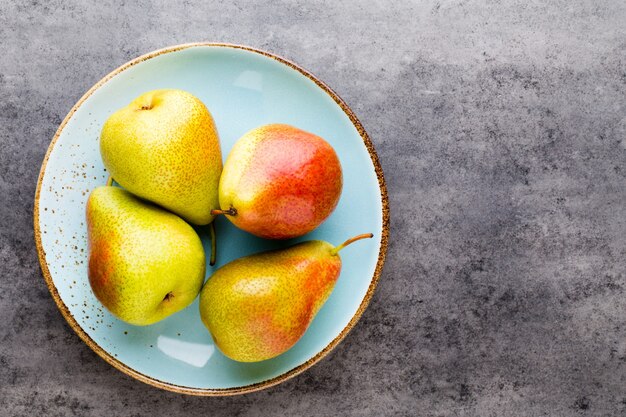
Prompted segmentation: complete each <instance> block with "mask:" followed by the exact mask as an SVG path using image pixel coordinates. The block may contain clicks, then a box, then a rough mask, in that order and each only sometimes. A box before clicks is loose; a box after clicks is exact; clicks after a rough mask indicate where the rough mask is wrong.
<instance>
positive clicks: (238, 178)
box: [219, 124, 343, 239]
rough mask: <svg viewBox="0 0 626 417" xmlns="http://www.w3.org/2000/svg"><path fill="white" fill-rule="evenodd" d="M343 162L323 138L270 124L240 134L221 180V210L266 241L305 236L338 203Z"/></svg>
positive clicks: (341, 184) (287, 126)
mask: <svg viewBox="0 0 626 417" xmlns="http://www.w3.org/2000/svg"><path fill="white" fill-rule="evenodd" d="M342 186H343V179H342V172H341V164H340V162H339V158H338V157H337V154H336V153H335V150H334V149H333V148H332V146H330V144H329V143H328V142H326V141H325V140H324V139H322V138H320V137H319V136H316V135H314V134H312V133H308V132H305V131H303V130H301V129H298V128H295V127H293V126H289V125H281V124H272V125H265V126H261V127H259V128H256V129H253V130H251V131H250V132H248V133H246V134H245V135H243V136H242V137H241V138H240V139H239V140H238V141H237V143H236V144H235V146H234V147H233V149H232V151H231V152H230V154H229V155H228V158H227V160H226V163H225V165H224V171H223V173H222V178H221V180H220V186H219V199H220V207H221V209H222V210H228V209H229V208H231V207H234V208H235V209H236V210H237V214H236V215H235V216H230V215H229V216H227V217H228V219H229V220H230V221H231V222H233V224H235V225H236V226H237V227H239V228H241V229H243V230H245V231H247V232H250V233H252V234H254V235H256V236H259V237H263V238H268V239H288V238H293V237H297V236H301V235H304V234H306V233H308V232H310V231H311V230H313V229H315V228H316V227H317V226H319V225H320V224H321V223H322V222H323V221H324V220H326V218H327V217H328V216H329V215H330V214H331V213H332V211H333V210H334V209H335V207H336V206H337V203H338V201H339V197H340V196H341V190H342Z"/></svg>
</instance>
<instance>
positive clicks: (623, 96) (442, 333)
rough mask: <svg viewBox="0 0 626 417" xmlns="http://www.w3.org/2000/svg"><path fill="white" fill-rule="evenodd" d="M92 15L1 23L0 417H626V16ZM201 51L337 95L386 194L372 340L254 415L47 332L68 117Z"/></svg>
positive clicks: (15, 16) (311, 7) (17, 17)
mask: <svg viewBox="0 0 626 417" xmlns="http://www.w3.org/2000/svg"><path fill="white" fill-rule="evenodd" d="M86 3H87V2H82V1H78V0H74V1H68V0H55V1H45V2H44V1H41V2H40V1H37V0H34V1H29V2H25V1H11V2H6V1H5V2H2V4H1V5H0V57H1V58H0V195H1V198H2V204H1V205H0V227H1V229H0V270H1V275H0V415H2V416H31V415H47V416H71V415H80V416H87V415H94V416H112V415H126V416H139V415H151V416H171V415H188V416H209V415H210V416H235V415H236V416H258V415H298V414H299V415H307V416H336V415H349V416H369V415H375V416H382V415H394V416H402V415H406V416H409V415H433V416H455V415H458V416H461V415H463V416H521V415H531V416H535V415H536V416H538V415H554V416H571V415H579V414H580V415H590V416H591V415H593V416H599V415H607V416H608V415H611V416H616V415H626V299H625V291H626V271H625V270H626V256H625V255H626V214H625V207H626V181H625V175H626V117H625V116H626V23H625V22H626V3H624V2H623V1H620V0H614V1H609V0H606V1H596V0H558V1H557V0H551V1H533V0H530V1H529V0H519V1H515V0H501V1H500V0H492V1H471V0H440V1H420V2H417V1H416V2H413V3H412V4H411V3H400V2H397V3H395V4H394V5H393V6H391V2H389V3H388V2H386V1H382V0H381V1H369V2H362V3H358V2H356V1H354V2H336V1H328V2H319V1H271V2H267V3H266V4H259V3H257V4H255V5H252V4H248V2H244V1H240V2H226V3H225V4H217V3H214V4H204V3H205V2H200V1H198V2H195V1H184V2H177V3H180V4H177V5H174V3H175V2H170V1H167V0H162V1H156V2H149V1H136V2H135V1H128V2H125V1H121V2H112V1H98V2H93V4H91V5H86ZM250 3H251V2H250ZM201 40H211V41H223V42H234V43H243V44H248V45H252V46H256V47H259V48H263V49H267V50H269V51H273V52H276V53H278V54H281V55H284V56H285V57H288V58H290V59H293V60H295V61H296V62H298V63H300V64H301V65H303V66H304V67H305V68H307V69H309V70H311V71H312V72H313V73H314V74H316V75H318V76H319V77H320V78H321V79H323V80H325V81H326V82H327V83H328V84H329V85H331V86H332V87H333V88H334V89H335V90H336V91H337V92H338V93H339V94H340V95H341V96H342V97H343V98H344V99H345V100H346V101H347V102H348V103H349V104H350V105H351V106H352V108H353V109H354V110H355V112H356V113H357V115H358V116H359V117H360V119H361V121H362V122H363V124H364V125H365V128H366V129H367V130H368V131H369V133H370V135H371V137H372V140H373V141H374V143H375V145H376V147H377V149H378V152H379V155H380V158H381V161H382V164H383V167H384V169H385V173H386V177H387V182H388V186H389V192H390V202H391V209H392V230H391V232H392V234H391V247H390V251H389V255H388V260H387V263H386V265H385V270H384V273H383V276H382V279H381V281H380V285H379V287H378V290H377V292H376V295H375V296H374V298H373V300H372V304H371V306H370V308H369V309H368V310H367V312H366V313H365V315H364V316H363V319H362V320H361V322H360V323H359V324H358V326H357V327H356V328H355V329H354V331H353V332H352V333H351V334H350V335H349V336H348V338H347V339H346V340H345V341H344V343H342V344H341V345H340V346H339V347H338V348H337V349H336V350H335V351H334V352H333V353H332V354H330V355H329V356H328V357H327V358H326V359H325V360H323V361H322V362H321V363H319V364H318V365H316V366H315V367H314V368H312V369H310V370H309V371H307V372H306V373H304V374H302V375H301V376H299V377H297V378H295V379H293V380H291V381H288V382H287V383H284V384H282V385H280V386H278V387H275V388H272V389H269V390H267V391H264V392H259V393H254V394H250V395H246V396H243V397H231V398H194V397H185V396H181V395H177V394H173V393H169V392H165V391H161V390H158V389H155V388H152V387H149V386H147V385H144V384H142V383H140V382H137V381H135V380H133V379H131V378H130V377H127V376H125V375H124V374H122V373H121V372H119V371H117V370H115V369H113V368H112V367H110V366H109V365H107V364H106V363H105V362H104V361H102V360H101V359H99V358H98V357H97V356H96V355H95V354H94V353H93V352H92V351H91V350H89V348H88V347H87V346H86V345H84V344H83V343H82V342H81V341H80V340H79V338H78V337H77V336H76V335H75V334H74V333H73V332H72V331H71V329H70V328H69V327H68V325H66V323H65V321H64V319H63V318H62V317H61V315H60V313H59V312H58V311H57V309H56V307H55V305H54V303H53V301H52V298H51V297H50V296H49V294H48V290H47V289H46V287H45V285H44V281H43V279H42V276H41V273H40V270H39V265H38V262H37V256H36V251H35V245H34V243H33V232H32V209H33V197H34V194H35V185H36V180H37V174H38V171H39V167H40V164H41V161H42V159H43V156H44V153H45V151H46V148H47V146H48V144H49V142H50V139H51V138H52V136H53V134H54V132H55V130H56V128H57V126H58V125H59V123H60V122H61V120H62V118H63V117H64V116H65V114H66V113H67V112H68V110H69V109H70V108H71V106H72V105H73V104H74V103H75V102H76V100H78V98H79V97H80V96H81V95H82V94H83V93H84V92H85V91H86V90H87V89H88V88H89V87H90V86H91V85H92V84H94V83H95V82H96V81H97V80H99V79H100V78H101V77H102V76H103V75H105V74H106V73H108V72H109V71H110V70H112V69H114V68H115V67H117V66H118V65H120V64H122V63H124V62H125V61H127V60H129V59H131V58H133V57H135V56H137V55H139V54H142V53H145V52H148V51H150V50H153V49H157V48H161V47H164V46H167V45H171V44H176V43H183V42H190V41H201Z"/></svg>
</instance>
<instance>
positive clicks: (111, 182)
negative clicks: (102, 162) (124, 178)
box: [106, 175, 113, 187]
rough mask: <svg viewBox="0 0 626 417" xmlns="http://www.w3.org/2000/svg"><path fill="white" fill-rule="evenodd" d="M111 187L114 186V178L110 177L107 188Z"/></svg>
mask: <svg viewBox="0 0 626 417" xmlns="http://www.w3.org/2000/svg"><path fill="white" fill-rule="evenodd" d="M111 185H113V177H112V176H110V175H109V178H107V182H106V186H107V187H110V186H111Z"/></svg>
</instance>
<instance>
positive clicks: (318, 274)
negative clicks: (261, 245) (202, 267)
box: [200, 234, 372, 362]
mask: <svg viewBox="0 0 626 417" xmlns="http://www.w3.org/2000/svg"><path fill="white" fill-rule="evenodd" d="M370 237H372V234H363V235H359V236H356V237H354V238H352V239H349V240H347V241H346V242H344V243H343V244H341V245H339V246H337V247H334V246H333V245H331V244H330V243H328V242H324V241H320V240H313V241H308V242H303V243H299V244H296V245H294V246H291V247H289V248H286V249H281V250H274V251H269V252H262V253H258V254H256V255H251V256H247V257H243V258H240V259H237V260H235V261H233V262H230V263H228V264H226V265H224V266H223V267H221V268H219V269H218V270H217V271H216V272H215V273H214V274H213V276H212V277H211V278H209V280H208V281H207V282H206V284H205V285H204V287H203V288H202V291H201V292H200V315H201V317H202V321H203V323H204V325H205V326H206V327H207V328H208V330H209V331H210V332H211V335H212V336H213V341H214V342H215V344H216V345H217V347H218V348H219V349H220V350H221V351H222V352H223V353H224V354H225V355H226V356H228V357H229V358H231V359H234V360H236V361H240V362H256V361H262V360H265V359H270V358H273V357H275V356H277V355H280V354H281V353H283V352H285V351H287V350H288V349H289V348H291V347H292V346H293V345H294V344H295V343H296V342H297V341H298V340H299V339H300V337H302V335H303V334H304V332H305V331H306V329H307V328H308V327H309V324H310V323H311V321H312V320H313V318H314V317H315V315H316V314H317V312H318V311H319V310H320V308H321V307H322V305H323V304H324V303H325V302H326V300H327V299H328V297H329V296H330V293H331V292H332V290H333V288H334V286H335V282H336V281H337V279H338V278H339V272H340V270H341V258H340V257H339V254H338V252H339V251H340V250H341V249H343V248H344V247H345V246H347V245H349V244H350V243H352V242H354V241H356V240H359V239H363V238H370Z"/></svg>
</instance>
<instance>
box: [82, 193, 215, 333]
mask: <svg viewBox="0 0 626 417" xmlns="http://www.w3.org/2000/svg"><path fill="white" fill-rule="evenodd" d="M87 231H88V243H89V268H88V271H89V283H90V284H91V288H92V289H93V292H94V294H95V295H96V298H98V300H100V302H102V304H103V305H104V306H105V307H106V308H107V309H108V310H109V311H110V312H111V313H113V315H115V316H116V317H118V318H119V319H120V320H123V321H125V322H128V323H131V324H135V325H148V324H152V323H155V322H157V321H159V320H161V319H164V318H165V317H167V316H169V315H170V314H173V313H175V312H177V311H179V310H182V309H183V308H185V307H187V306H188V305H189V304H191V302H192V301H193V300H194V299H195V298H196V296H197V295H198V293H199V292H200V288H201V287H202V282H203V281H204V273H205V268H206V264H205V256H204V250H203V248H202V242H201V241H200V238H199V237H198V235H197V234H196V232H195V231H194V230H193V228H192V227H191V226H189V225H188V224H187V223H186V222H185V221H184V220H182V219H181V218H180V217H178V216H176V215H175V214H172V213H170V212H168V211H167V210H164V209H162V208H161V207H158V206H155V205H154V204H152V203H149V202H145V201H142V200H140V199H138V198H137V197H135V196H134V195H132V194H130V193H129V192H127V191H125V190H123V189H121V188H117V187H98V188H96V189H94V190H93V191H92V192H91V194H90V195H89V199H88V200H87Z"/></svg>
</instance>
